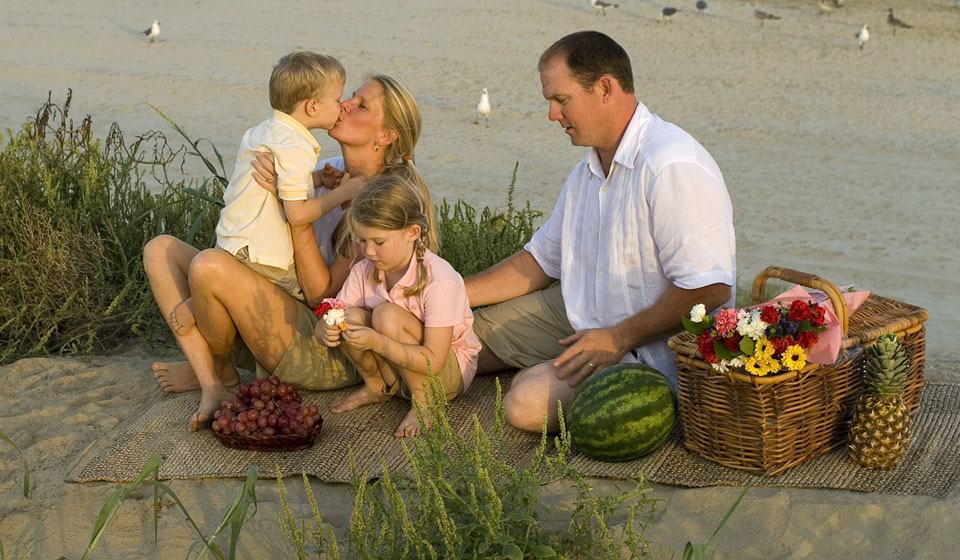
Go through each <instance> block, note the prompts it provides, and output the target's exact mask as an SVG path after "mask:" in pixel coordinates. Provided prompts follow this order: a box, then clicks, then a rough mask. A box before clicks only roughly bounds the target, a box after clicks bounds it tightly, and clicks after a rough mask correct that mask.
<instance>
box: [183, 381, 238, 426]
mask: <svg viewBox="0 0 960 560" xmlns="http://www.w3.org/2000/svg"><path fill="white" fill-rule="evenodd" d="M233 397H234V394H233V392H232V391H230V390H229V389H227V388H226V387H218V388H215V389H210V390H209V391H204V392H203V394H202V395H200V406H199V407H198V408H197V413H196V414H194V415H193V418H191V419H190V431H191V432H195V431H197V430H199V429H200V428H206V427H208V426H209V425H210V420H211V419H212V418H213V413H214V412H216V411H218V410H220V405H221V404H223V401H228V400H230V399H232V398H233Z"/></svg>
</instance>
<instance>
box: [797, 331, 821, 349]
mask: <svg viewBox="0 0 960 560" xmlns="http://www.w3.org/2000/svg"><path fill="white" fill-rule="evenodd" d="M818 340H820V337H819V336H817V333H815V332H813V331H804V332H802V333H800V334H798V335H797V342H798V343H800V346H802V347H803V348H810V347H811V346H813V345H814V344H816V343H817V341H818Z"/></svg>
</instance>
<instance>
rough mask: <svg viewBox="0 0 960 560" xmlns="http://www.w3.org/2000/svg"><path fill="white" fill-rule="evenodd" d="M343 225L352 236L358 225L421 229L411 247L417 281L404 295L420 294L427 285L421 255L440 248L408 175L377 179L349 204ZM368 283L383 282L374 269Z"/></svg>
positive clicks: (418, 191)
mask: <svg viewBox="0 0 960 560" xmlns="http://www.w3.org/2000/svg"><path fill="white" fill-rule="evenodd" d="M345 221H346V223H347V227H348V228H349V229H350V231H351V232H355V231H356V227H357V226H358V225H361V226H364V227H369V228H374V229H381V230H385V231H400V230H404V229H406V228H408V227H411V226H415V225H416V226H420V238H419V239H417V240H416V242H415V247H414V255H415V256H416V259H417V281H416V283H415V284H414V285H413V286H410V287H409V288H407V289H406V290H405V291H404V295H405V296H407V297H410V296H413V295H416V294H418V293H420V292H421V291H423V288H424V287H425V286H426V285H427V268H426V266H425V265H424V264H423V258H424V253H425V252H426V250H427V249H430V250H431V251H433V252H436V251H438V250H439V248H438V247H437V246H436V242H435V239H436V234H435V231H436V224H434V223H433V213H432V212H430V202H429V201H427V200H425V199H424V197H423V193H422V191H421V189H420V187H419V186H417V185H416V183H415V182H414V180H413V177H411V175H410V173H409V172H408V171H404V170H403V169H398V170H395V172H393V173H383V174H380V175H377V176H376V177H375V178H374V179H373V180H372V181H371V182H370V184H369V185H367V187H366V188H365V189H364V190H363V192H361V193H360V194H359V195H357V197H356V198H354V199H353V202H351V203H350V208H349V209H347V214H346V219H345ZM432 240H434V241H432ZM371 280H372V281H373V282H376V283H379V282H382V281H383V279H382V278H381V275H380V272H379V271H378V270H377V269H376V268H374V269H373V270H372V272H371Z"/></svg>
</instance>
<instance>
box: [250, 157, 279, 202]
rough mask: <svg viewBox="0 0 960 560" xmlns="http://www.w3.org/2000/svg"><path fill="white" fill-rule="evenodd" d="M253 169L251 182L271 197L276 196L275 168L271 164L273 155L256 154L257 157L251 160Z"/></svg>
mask: <svg viewBox="0 0 960 560" xmlns="http://www.w3.org/2000/svg"><path fill="white" fill-rule="evenodd" d="M253 169H254V171H253V180H254V181H256V182H257V184H258V185H260V186H261V187H263V188H265V189H267V190H268V191H270V194H272V195H273V196H278V195H277V168H276V166H275V165H274V164H273V153H272V152H259V153H257V157H255V158H253Z"/></svg>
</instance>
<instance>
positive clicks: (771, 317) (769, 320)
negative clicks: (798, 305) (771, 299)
mask: <svg viewBox="0 0 960 560" xmlns="http://www.w3.org/2000/svg"><path fill="white" fill-rule="evenodd" d="M760 320H761V321H763V322H764V323H766V324H768V325H776V324H777V323H778V322H779V321H780V312H779V311H777V308H776V307H774V306H772V305H764V306H763V307H761V308H760Z"/></svg>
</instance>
